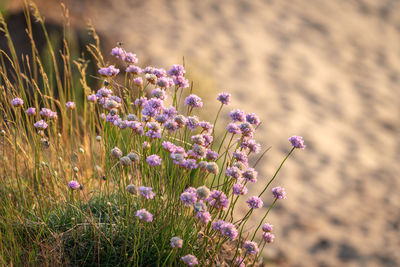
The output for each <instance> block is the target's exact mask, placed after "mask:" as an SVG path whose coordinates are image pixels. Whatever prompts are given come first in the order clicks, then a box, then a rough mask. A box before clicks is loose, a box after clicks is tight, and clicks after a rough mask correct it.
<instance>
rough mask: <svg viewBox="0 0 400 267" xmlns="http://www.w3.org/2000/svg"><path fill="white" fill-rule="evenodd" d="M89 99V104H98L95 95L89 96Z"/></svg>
mask: <svg viewBox="0 0 400 267" xmlns="http://www.w3.org/2000/svg"><path fill="white" fill-rule="evenodd" d="M87 99H88V101H89V102H92V103H96V102H97V96H96V95H95V94H91V95H88V97H87Z"/></svg>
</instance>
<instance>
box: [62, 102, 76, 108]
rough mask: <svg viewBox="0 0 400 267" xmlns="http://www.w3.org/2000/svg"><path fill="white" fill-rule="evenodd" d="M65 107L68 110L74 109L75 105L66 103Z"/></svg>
mask: <svg viewBox="0 0 400 267" xmlns="http://www.w3.org/2000/svg"><path fill="white" fill-rule="evenodd" d="M65 106H66V107H67V108H68V109H74V108H75V106H76V105H75V102H71V101H68V102H67V103H65Z"/></svg>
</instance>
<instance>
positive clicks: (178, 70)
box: [168, 65, 185, 76]
mask: <svg viewBox="0 0 400 267" xmlns="http://www.w3.org/2000/svg"><path fill="white" fill-rule="evenodd" d="M168 74H169V75H170V76H183V75H184V74H185V68H184V67H183V66H181V65H172V67H171V68H170V69H169V70H168Z"/></svg>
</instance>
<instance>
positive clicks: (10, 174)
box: [0, 5, 305, 266]
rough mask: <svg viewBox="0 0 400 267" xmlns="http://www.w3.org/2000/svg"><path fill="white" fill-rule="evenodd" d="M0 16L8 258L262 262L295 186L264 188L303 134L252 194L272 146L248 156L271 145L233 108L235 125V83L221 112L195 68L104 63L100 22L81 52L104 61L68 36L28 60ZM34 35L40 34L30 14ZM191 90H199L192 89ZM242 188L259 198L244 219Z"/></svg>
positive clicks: (1, 240)
mask: <svg viewBox="0 0 400 267" xmlns="http://www.w3.org/2000/svg"><path fill="white" fill-rule="evenodd" d="M31 8H33V9H32V10H33V14H34V16H35V18H36V20H37V21H38V22H39V23H41V24H42V25H43V30H44V32H45V33H46V30H45V27H44V24H43V19H42V17H41V16H40V14H39V12H38V10H37V9H36V8H35V6H34V5H32V6H31ZM27 10H28V8H27ZM30 14H31V13H29V12H28V11H26V15H27V16H29V15H30ZM0 25H1V26H0V30H1V31H2V32H3V33H4V34H5V36H6V37H7V38H8V43H9V51H10V53H9V54H7V53H6V52H4V51H0V52H1V56H0V58H1V64H0V66H1V67H0V76H1V79H0V86H1V90H2V94H1V96H0V97H1V106H0V112H1V116H2V118H3V120H2V124H1V144H0V153H1V187H0V191H1V192H0V201H1V203H0V261H1V263H2V264H3V265H17V266H22V265H51V266H53V265H56V264H59V265H67V266H178V265H188V266H194V265H201V266H211V265H216V266H222V265H223V264H228V265H230V266H245V265H257V264H258V260H259V258H260V255H261V253H262V250H263V249H264V247H265V246H266V245H267V244H268V243H271V242H273V240H274V235H273V234H272V225H270V224H268V223H265V219H266V217H267V215H268V213H269V212H270V210H271V208H272V207H273V206H274V204H275V203H276V201H278V200H280V199H285V198H286V193H285V190H284V189H283V188H281V187H279V186H278V187H274V188H272V193H271V195H270V198H271V199H272V200H273V201H272V202H271V205H269V207H268V209H267V211H266V212H264V211H261V208H262V207H263V206H264V203H263V201H262V200H261V197H262V196H264V193H265V192H266V191H267V189H268V188H269V186H270V185H271V184H272V182H273V181H274V179H275V178H276V176H277V174H278V172H279V170H280V169H281V167H282V165H283V163H284V162H285V161H286V159H287V158H288V157H289V156H290V155H291V154H292V152H293V151H294V150H295V149H296V148H299V149H303V148H304V147H305V146H304V142H303V140H302V138H301V137H299V136H293V137H291V138H290V143H291V144H292V147H291V149H290V148H288V154H287V156H286V157H285V158H284V159H283V161H282V163H281V165H280V166H279V168H278V170H277V171H276V172H275V174H274V175H273V177H272V178H270V179H269V180H268V182H267V183H264V181H260V182H259V183H260V187H259V188H261V190H260V192H259V193H258V194H257V195H255V196H250V197H246V196H245V195H247V193H248V190H247V188H246V186H247V185H248V184H249V183H255V182H257V176H258V173H257V171H256V170H255V165H256V164H257V163H258V162H259V160H260V159H261V158H262V155H263V154H264V153H265V152H266V151H267V150H265V152H264V153H261V156H260V157H259V159H258V160H257V161H256V164H254V165H253V166H250V165H249V161H248V158H249V156H251V155H253V154H258V153H260V152H261V146H260V145H259V144H258V143H257V142H256V141H255V139H254V134H255V131H256V129H257V127H258V126H259V125H260V120H259V118H258V116H257V115H256V114H254V113H248V114H246V113H245V112H244V111H242V110H239V109H235V110H232V111H231V112H230V117H231V121H230V122H229V123H227V125H224V124H226V123H225V122H223V121H220V120H219V115H220V112H221V110H222V109H223V108H226V107H227V106H228V105H229V104H230V103H231V95H230V94H229V93H227V92H223V93H220V94H219V95H218V96H216V101H219V102H220V108H219V110H217V111H216V112H215V114H216V116H215V118H213V119H212V120H211V121H206V120H202V119H200V117H199V116H200V114H201V108H202V107H203V102H202V99H201V98H200V97H198V96H197V95H195V94H193V88H190V86H189V81H188V80H187V78H186V77H185V68H184V66H181V65H173V66H172V67H171V68H169V69H168V71H167V70H164V69H162V68H155V67H150V66H147V67H141V66H140V65H139V64H138V58H137V56H136V55H135V54H133V53H130V52H127V51H125V50H124V49H123V48H122V47H120V46H117V47H115V48H113V49H112V51H111V55H112V56H113V57H114V59H113V60H114V61H115V62H113V63H118V66H124V68H116V67H115V66H116V65H112V64H106V63H105V62H104V59H103V56H102V54H101V52H100V42H99V38H98V36H97V35H96V33H95V31H94V29H93V28H90V34H91V36H92V37H93V40H94V42H93V43H90V44H88V45H87V47H86V50H85V51H80V52H81V53H79V54H80V55H84V54H85V53H86V54H87V53H89V54H90V55H91V56H92V58H94V59H95V62H88V61H87V60H86V59H85V58H77V59H73V58H71V57H70V54H69V50H68V38H65V39H64V44H65V45H64V48H63V49H62V51H53V50H52V43H51V40H50V39H49V38H47V46H48V51H50V60H49V59H48V58H47V60H46V62H45V61H44V59H43V57H42V55H40V54H39V53H38V52H37V50H36V48H35V43H34V42H33V41H32V42H31V48H32V54H31V55H30V56H28V55H23V57H22V58H23V59H24V60H23V61H20V60H18V59H19V58H20V57H21V55H17V54H16V52H15V50H14V48H13V42H12V40H11V38H10V36H9V33H8V30H7V25H6V23H5V20H4V18H3V17H0ZM26 32H27V34H28V36H29V37H30V39H31V40H33V36H32V33H31V31H30V27H29V23H28V27H27V31H26ZM45 36H47V34H45ZM65 36H67V35H65ZM58 53H59V54H58ZM60 59H61V60H62V61H61V62H62V68H60V67H59V66H60V64H59V62H60V61H59V60H60ZM5 62H8V63H9V64H11V66H12V67H11V69H6V67H5V66H6V64H5ZM89 64H96V65H97V67H98V69H99V70H98V74H99V75H98V77H96V79H98V80H99V81H101V86H99V87H100V88H92V87H90V86H89V85H88V83H87V79H90V78H91V77H88V74H87V73H86V69H87V67H88V65H89ZM184 91H190V95H189V96H187V97H182V95H183V92H184ZM54 92H57V97H56V96H55V93H54ZM216 127H220V128H221V129H224V130H223V135H222V136H220V137H218V136H216V131H215V129H216ZM266 197H268V196H266ZM241 199H244V200H243V201H246V203H247V205H248V212H247V213H246V214H245V215H244V216H240V214H235V207H236V205H237V204H238V203H239V201H241ZM254 212H264V216H263V218H262V220H261V221H260V222H259V224H258V226H257V227H256V228H255V229H254V230H253V231H252V232H251V233H250V232H249V231H248V229H247V228H246V223H247V222H248V220H249V218H250V216H251V215H252V214H253V213H254ZM260 228H261V229H260ZM259 230H262V231H260V232H261V233H260V232H259Z"/></svg>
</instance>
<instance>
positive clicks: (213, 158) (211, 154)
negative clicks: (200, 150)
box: [206, 149, 218, 161]
mask: <svg viewBox="0 0 400 267" xmlns="http://www.w3.org/2000/svg"><path fill="white" fill-rule="evenodd" d="M206 157H207V159H209V160H211V161H216V160H217V158H218V152H216V151H212V150H210V149H209V150H207V155H206Z"/></svg>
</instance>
